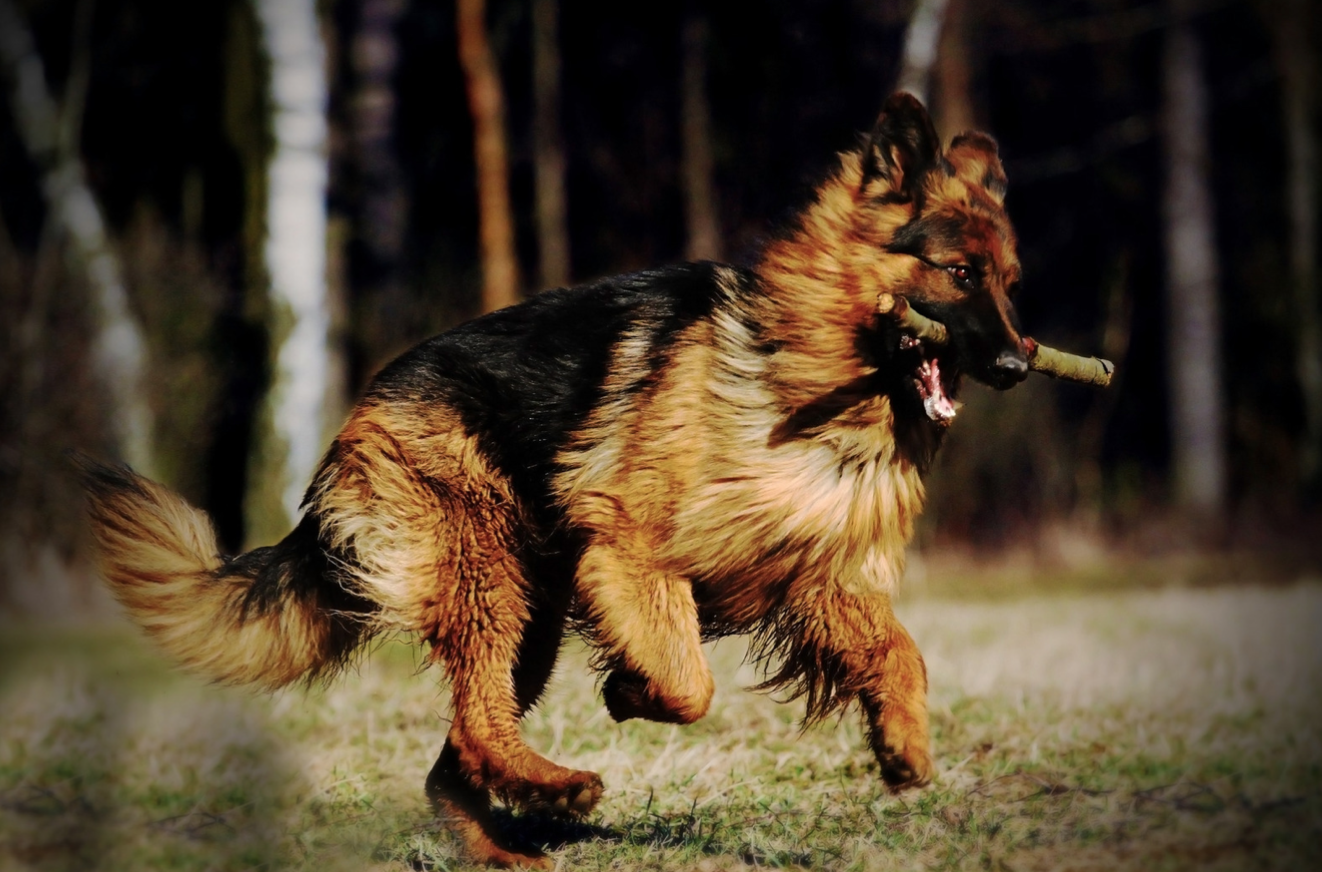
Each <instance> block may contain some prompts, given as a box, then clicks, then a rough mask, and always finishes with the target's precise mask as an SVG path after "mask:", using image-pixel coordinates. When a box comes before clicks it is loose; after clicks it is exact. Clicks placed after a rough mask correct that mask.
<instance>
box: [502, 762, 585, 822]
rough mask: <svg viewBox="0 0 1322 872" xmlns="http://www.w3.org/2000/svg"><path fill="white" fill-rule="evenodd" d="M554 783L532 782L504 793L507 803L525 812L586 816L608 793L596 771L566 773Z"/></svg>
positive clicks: (571, 816) (550, 781)
mask: <svg viewBox="0 0 1322 872" xmlns="http://www.w3.org/2000/svg"><path fill="white" fill-rule="evenodd" d="M566 771H567V772H568V774H567V775H566V776H564V777H561V778H557V779H555V780H548V781H544V782H540V783H529V784H523V785H519V786H517V787H515V788H514V789H511V790H506V791H503V793H504V795H505V798H506V800H507V801H508V802H509V803H510V804H512V805H516V806H518V807H519V808H522V809H523V810H524V811H531V812H543V813H546V814H553V815H557V816H560V817H568V818H582V817H586V816H587V815H588V814H589V813H590V812H591V811H592V809H594V808H596V807H597V802H598V801H599V800H600V799H601V794H602V793H603V791H604V790H605V788H604V787H603V786H602V783H601V776H599V775H597V773H595V772H581V771H577V770H572V769H571V770H566Z"/></svg>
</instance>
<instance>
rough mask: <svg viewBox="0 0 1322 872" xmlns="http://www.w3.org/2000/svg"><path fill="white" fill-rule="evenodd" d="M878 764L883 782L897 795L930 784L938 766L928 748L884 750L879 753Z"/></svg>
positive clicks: (911, 747)
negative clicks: (902, 791)
mask: <svg viewBox="0 0 1322 872" xmlns="http://www.w3.org/2000/svg"><path fill="white" fill-rule="evenodd" d="M877 762H878V763H880V764H881V780H882V781H884V782H886V786H887V787H889V788H890V789H891V791H893V792H895V793H898V792H900V791H901V790H908V789H909V788H911V787H922V786H923V785H925V784H930V783H931V782H932V776H933V775H935V774H936V764H935V763H933V762H932V755H931V754H930V753H929V752H928V751H927V749H926V748H917V747H913V746H910V747H908V748H904V749H902V750H898V751H897V750H895V749H892V748H889V747H887V748H883V749H881V750H879V751H878V752H877Z"/></svg>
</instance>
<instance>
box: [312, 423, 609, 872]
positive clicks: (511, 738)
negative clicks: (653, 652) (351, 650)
mask: <svg viewBox="0 0 1322 872" xmlns="http://www.w3.org/2000/svg"><path fill="white" fill-rule="evenodd" d="M428 414H431V417H430V418H428V417H427V415H428ZM311 499H312V501H313V503H312V504H313V507H314V509H315V510H316V511H318V512H319V513H320V514H321V515H322V516H323V517H324V518H325V519H326V530H327V533H326V535H327V536H328V538H329V539H330V540H331V543H332V544H334V545H335V546H336V547H338V548H339V550H340V551H342V552H343V553H346V554H352V555H354V557H355V561H356V563H355V565H356V567H357V570H356V571H357V587H356V589H359V590H361V591H362V593H363V595H364V596H365V597H367V598H369V599H371V600H372V601H373V602H374V603H376V604H377V605H378V606H379V608H380V613H381V619H382V620H383V621H384V622H388V623H389V624H390V625H393V626H398V627H401V628H404V629H408V630H412V631H414V632H416V633H418V634H419V635H420V636H421V637H422V638H424V639H425V640H427V641H428V642H429V643H430V645H431V648H432V657H433V659H434V660H436V661H437V662H439V663H441V664H443V666H444V668H445V671H446V673H447V675H448V677H449V679H450V684H451V696H452V701H453V706H454V718H453V721H452V724H451V728H450V731H449V735H448V738H447V742H446V747H445V750H444V751H443V752H442V753H441V756H440V759H438V760H437V762H436V766H435V767H434V768H433V770H432V774H431V776H430V777H429V778H428V781H427V786H428V794H429V796H431V798H432V799H433V802H434V803H435V804H436V806H437V808H438V811H440V812H441V813H442V814H443V815H445V816H446V817H448V818H449V819H450V823H451V824H452V826H453V828H454V830H455V831H456V832H457V833H458V834H459V835H460V836H461V837H462V838H463V840H464V842H465V844H466V845H467V847H468V848H469V851H470V853H471V854H472V855H473V857H474V859H477V860H481V861H483V862H489V863H494V864H498V865H513V864H527V863H535V862H537V861H538V859H539V855H536V854H527V853H521V852H517V851H512V850H509V849H507V848H506V847H504V846H503V845H502V844H500V841H499V839H498V836H497V834H496V833H495V831H494V830H493V829H492V825H491V816H490V798H491V797H492V796H493V795H494V796H496V797H499V798H500V799H502V800H505V801H506V802H508V803H510V804H512V805H517V806H520V807H522V808H526V809H545V810H548V811H556V812H560V811H563V812H567V813H574V814H585V813H587V812H588V811H589V810H591V808H592V807H593V806H594V805H595V803H596V801H597V800H598V799H599V798H600V795H601V779H600V778H598V777H597V775H596V774H595V773H592V772H580V771H576V770H573V769H567V768H565V767H563V766H557V765H556V764H554V763H552V762H551V761H549V760H547V759H545V758H544V757H542V756H540V755H539V754H537V753H536V752H534V751H533V750H532V749H531V748H529V747H528V745H527V744H526V743H524V741H523V738H522V737H521V736H520V735H519V718H520V717H521V716H522V714H523V711H524V710H525V709H526V708H527V707H528V706H529V705H531V704H532V702H533V701H534V700H535V699H536V697H537V696H538V694H539V693H540V691H541V687H542V685H544V684H545V681H546V678H547V677H548V676H549V674H550V669H549V666H548V664H547V661H549V660H552V659H553V656H554V650H555V644H556V643H558V639H559V633H560V630H561V627H562V622H563V619H564V612H565V608H566V606H565V602H564V600H566V599H567V597H568V596H569V589H570V584H569V583H568V580H567V575H568V574H567V573H564V575H565V579H564V580H563V581H561V582H559V583H558V584H555V583H551V584H549V588H550V589H548V580H547V579H543V578H540V577H537V578H530V576H529V575H528V572H527V569H528V568H527V567H525V566H524V565H523V562H522V561H521V560H520V558H519V551H520V546H522V547H523V549H524V550H526V549H527V548H528V545H529V543H530V542H532V541H534V540H535V539H536V535H535V533H534V531H532V530H530V529H529V528H528V526H527V523H526V522H525V521H524V520H523V518H522V514H521V512H520V510H519V506H518V503H517V500H516V498H515V497H514V495H513V493H512V491H511V489H510V488H509V486H508V483H507V482H506V481H505V480H504V479H503V478H502V477H501V476H500V474H499V473H498V472H497V471H495V470H494V469H492V468H491V467H490V465H489V464H488V463H487V461H486V459H485V457H484V456H483V455H482V454H481V453H480V452H479V451H477V450H476V448H475V447H474V445H473V444H472V440H471V439H470V438H468V437H467V436H466V435H465V434H464V433H463V432H462V430H460V429H459V428H457V427H456V426H455V425H454V424H453V422H451V421H448V420H446V419H444V418H443V417H440V416H439V414H438V413H436V412H435V411H434V410H432V409H430V407H429V408H428V409H424V410H422V411H419V410H417V409H414V408H408V407H401V406H399V405H384V406H383V405H368V404H364V405H362V406H360V407H359V409H358V410H356V412H355V414H354V416H353V417H352V418H351V419H350V421H349V423H348V424H346V426H345V428H344V430H343V431H342V432H341V434H340V436H339V438H338V439H337V440H336V443H335V445H334V446H333V447H332V449H331V452H330V453H329V454H328V458H327V461H326V462H325V464H324V466H323V470H322V472H321V473H320V474H319V476H318V479H317V482H316V483H315V484H314V487H313V490H312V492H311ZM534 582H536V583H534ZM556 591H560V592H559V593H556Z"/></svg>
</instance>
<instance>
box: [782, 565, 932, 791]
mask: <svg viewBox="0 0 1322 872" xmlns="http://www.w3.org/2000/svg"><path fill="white" fill-rule="evenodd" d="M805 587H806V588H807V589H806V590H805V589H804V588H805ZM786 605H787V607H788V608H790V609H791V610H792V614H793V615H794V618H793V619H792V622H791V625H792V626H795V627H796V628H797V633H798V635H799V636H800V638H799V639H797V640H795V644H796V645H797V646H801V647H800V648H799V653H798V654H797V655H796V659H797V660H798V661H799V662H800V663H802V664H805V665H807V668H809V669H828V670H831V671H834V672H836V675H835V676H834V678H835V681H834V683H835V688H834V693H835V694H836V695H837V698H849V697H856V698H857V699H858V701H859V704H860V705H861V707H862V709H863V714H864V717H865V719H866V725H867V730H868V742H869V744H870V745H871V747H872V752H873V753H874V754H875V755H876V756H877V762H878V763H879V764H880V765H881V777H882V779H883V780H884V781H885V782H886V784H887V785H889V786H890V787H891V789H893V790H897V791H898V790H903V789H905V788H908V787H920V786H922V785H924V784H927V783H928V782H930V781H931V780H932V776H933V774H934V772H935V767H934V766H933V763H932V752H931V740H930V739H929V736H928V725H927V669H926V667H925V666H924V665H923V656H922V654H920V653H919V652H918V646H916V645H915V644H914V641H913V638H912V637H911V636H910V635H909V633H908V631H906V630H905V629H904V627H903V626H901V625H900V622H899V620H898V619H897V618H896V617H895V613H894V611H893V610H892V609H891V601H890V596H889V595H887V594H886V593H883V592H880V591H876V592H866V593H855V592H850V591H847V590H844V589H842V588H840V587H837V586H834V585H824V586H822V587H815V586H806V585H805V586H799V589H798V590H797V591H794V592H792V593H791V596H790V598H789V600H788V602H787V603H786ZM826 704H827V705H829V702H827V703H826ZM810 714H811V713H810Z"/></svg>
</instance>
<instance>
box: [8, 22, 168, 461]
mask: <svg viewBox="0 0 1322 872" xmlns="http://www.w3.org/2000/svg"><path fill="white" fill-rule="evenodd" d="M0 76H3V78H4V79H5V81H6V83H7V85H8V88H9V97H10V99H9V104H10V106H11V107H12V111H13V113H14V124H15V128H16V129H17V131H18V134H19V136H20V137H21V138H22V140H23V145H24V147H25V148H26V149H27V151H28V153H29V154H30V155H31V156H32V160H33V162H34V163H35V164H36V165H37V167H38V169H39V171H40V172H41V174H42V178H41V187H42V192H43V193H44V194H45V198H46V206H47V208H48V209H49V210H50V216H51V219H52V220H53V221H54V223H55V224H56V225H57V226H58V227H59V228H60V230H61V231H63V233H64V234H65V236H66V237H67V239H68V243H69V244H68V247H67V249H66V251H67V255H68V258H69V260H70V261H71V267H72V271H73V273H74V274H75V275H80V276H82V277H83V278H84V279H85V280H86V282H87V286H88V289H89V291H90V293H91V298H92V300H91V301H92V313H93V315H92V317H93V321H94V323H93V336H94V340H93V342H94V346H93V359H94V360H95V362H96V365H97V369H98V370H99V372H100V373H101V376H102V378H103V379H104V380H105V384H106V390H107V396H108V399H109V409H108V412H109V418H110V426H111V433H112V437H113V440H114V443H115V446H116V449H117V450H118V452H119V454H120V455H121V456H122V457H123V458H124V459H125V460H126V461H128V462H129V463H130V464H131V465H133V466H134V467H136V468H137V469H138V470H140V471H143V472H145V473H147V474H149V475H150V474H152V473H154V472H155V469H154V465H155V464H154V463H153V456H152V454H153V450H152V449H153V444H152V443H153V417H152V411H151V406H150V404H149V403H148V398H147V391H146V382H145V377H144V371H145V369H146V364H147V347H146V342H145V341H144V339H143V335H142V329H141V327H140V326H139V325H138V321H137V318H136V317H135V316H134V314H133V311H132V309H131V308H130V305H129V294H128V288H127V287H126V285H125V283H124V278H123V272H122V270H121V268H120V263H119V258H118V257H117V255H116V254H115V251H114V249H113V248H112V247H111V244H110V240H109V239H108V238H107V236H106V226H105V219H104V217H103V216H102V214H101V207H100V204H99V203H98V202H97V199H96V195H95V194H94V193H93V192H92V190H91V188H90V187H88V184H87V177H86V173H85V172H84V170H83V164H82V161H81V159H80V157H79V155H78V149H77V142H76V141H74V140H76V136H75V135H73V133H72V132H71V131H74V130H76V125H75V124H72V123H70V119H69V118H68V116H65V117H64V118H63V119H62V117H61V110H60V107H59V106H57V105H56V102H55V99H54V98H53V97H52V96H51V93H50V90H49V89H48V87H47V84H46V72H45V69H44V66H43V64H42V60H41V56H40V55H39V54H38V53H37V48H36V44H35V42H34V41H33V38H32V32H31V31H30V30H29V29H28V25H27V22H26V21H25V20H24V18H23V16H22V13H21V12H20V10H19V9H18V7H17V6H16V5H15V4H14V3H13V2H12V0H0ZM66 108H68V107H66ZM62 120H63V121H64V122H65V129H64V130H63V131H62V129H61V127H62V124H61V122H62Z"/></svg>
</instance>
